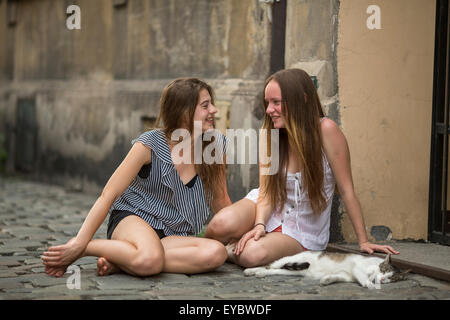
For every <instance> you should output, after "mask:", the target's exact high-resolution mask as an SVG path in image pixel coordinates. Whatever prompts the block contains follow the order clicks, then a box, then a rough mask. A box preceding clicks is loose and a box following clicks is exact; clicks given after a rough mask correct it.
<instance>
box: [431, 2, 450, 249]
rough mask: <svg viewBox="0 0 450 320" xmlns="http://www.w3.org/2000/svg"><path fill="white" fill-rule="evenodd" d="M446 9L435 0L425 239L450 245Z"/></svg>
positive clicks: (448, 28) (449, 82)
mask: <svg viewBox="0 0 450 320" xmlns="http://www.w3.org/2000/svg"><path fill="white" fill-rule="evenodd" d="M449 10H450V8H449V0H437V2H436V32H435V54H434V83H433V88H434V89H433V114H432V121H433V123H432V129H431V157H430V192H429V212H428V240H430V241H432V242H437V243H441V244H447V245H449V244H450V212H449V210H448V206H449V203H450V192H449V191H450V190H449V186H448V182H449V174H448V169H449V157H448V151H449V139H448V138H449V133H450V128H449V98H450V96H449V92H450V90H449V87H450V78H449V64H450V58H449V45H450V22H449Z"/></svg>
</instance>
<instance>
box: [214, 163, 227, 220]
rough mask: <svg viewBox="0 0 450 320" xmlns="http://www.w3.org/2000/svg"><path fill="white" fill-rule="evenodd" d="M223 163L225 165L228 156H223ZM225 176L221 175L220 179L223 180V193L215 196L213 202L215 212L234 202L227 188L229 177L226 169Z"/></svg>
mask: <svg viewBox="0 0 450 320" xmlns="http://www.w3.org/2000/svg"><path fill="white" fill-rule="evenodd" d="M223 159H224V160H223V163H224V166H225V163H227V162H226V157H225V156H224V157H223ZM222 174H223V176H222V177H221V179H219V181H221V183H222V188H221V190H222V192H223V194H222V195H220V196H217V197H214V199H213V204H212V206H213V207H212V210H213V212H214V214H216V213H217V212H219V211H220V210H222V209H223V208H225V207H228V206H231V204H232V202H231V199H230V196H229V195H228V188H227V177H226V173H225V170H223V173H222Z"/></svg>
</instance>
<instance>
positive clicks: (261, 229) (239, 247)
mask: <svg viewBox="0 0 450 320" xmlns="http://www.w3.org/2000/svg"><path fill="white" fill-rule="evenodd" d="M265 234H266V228H265V226H264V225H262V224H258V225H256V226H255V227H253V229H252V230H250V231H249V232H247V233H246V234H244V235H243V236H242V238H241V239H240V240H239V241H238V243H237V244H236V247H235V248H234V254H235V255H237V256H238V255H240V254H241V253H242V251H244V248H245V245H246V244H247V241H248V240H250V239H251V238H253V239H254V240H255V241H258V239H259V238H261V237H264V236H265Z"/></svg>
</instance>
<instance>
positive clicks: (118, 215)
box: [106, 210, 166, 239]
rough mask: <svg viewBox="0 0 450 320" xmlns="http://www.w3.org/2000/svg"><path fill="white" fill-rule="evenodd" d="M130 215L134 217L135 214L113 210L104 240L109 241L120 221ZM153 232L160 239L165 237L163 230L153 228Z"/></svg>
mask: <svg viewBox="0 0 450 320" xmlns="http://www.w3.org/2000/svg"><path fill="white" fill-rule="evenodd" d="M131 215H136V214H134V213H133V212H129V211H122V210H113V212H111V214H110V215H109V220H108V229H107V231H106V238H107V239H111V236H112V234H113V232H114V229H116V227H117V225H118V224H119V222H120V221H122V219H124V218H126V217H128V216H131ZM153 230H155V232H156V234H157V235H158V237H159V238H160V239H162V238H164V237H165V236H166V235H165V234H164V231H163V230H160V229H155V228H153Z"/></svg>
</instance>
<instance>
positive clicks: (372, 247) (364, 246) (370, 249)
mask: <svg viewBox="0 0 450 320" xmlns="http://www.w3.org/2000/svg"><path fill="white" fill-rule="evenodd" d="M359 250H360V251H361V252H367V253H368V254H372V253H374V252H375V251H378V252H384V253H387V254H399V253H400V252H398V251H396V250H394V249H393V248H392V247H391V246H386V245H379V244H373V243H370V242H368V241H367V242H363V243H360V244H359Z"/></svg>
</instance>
